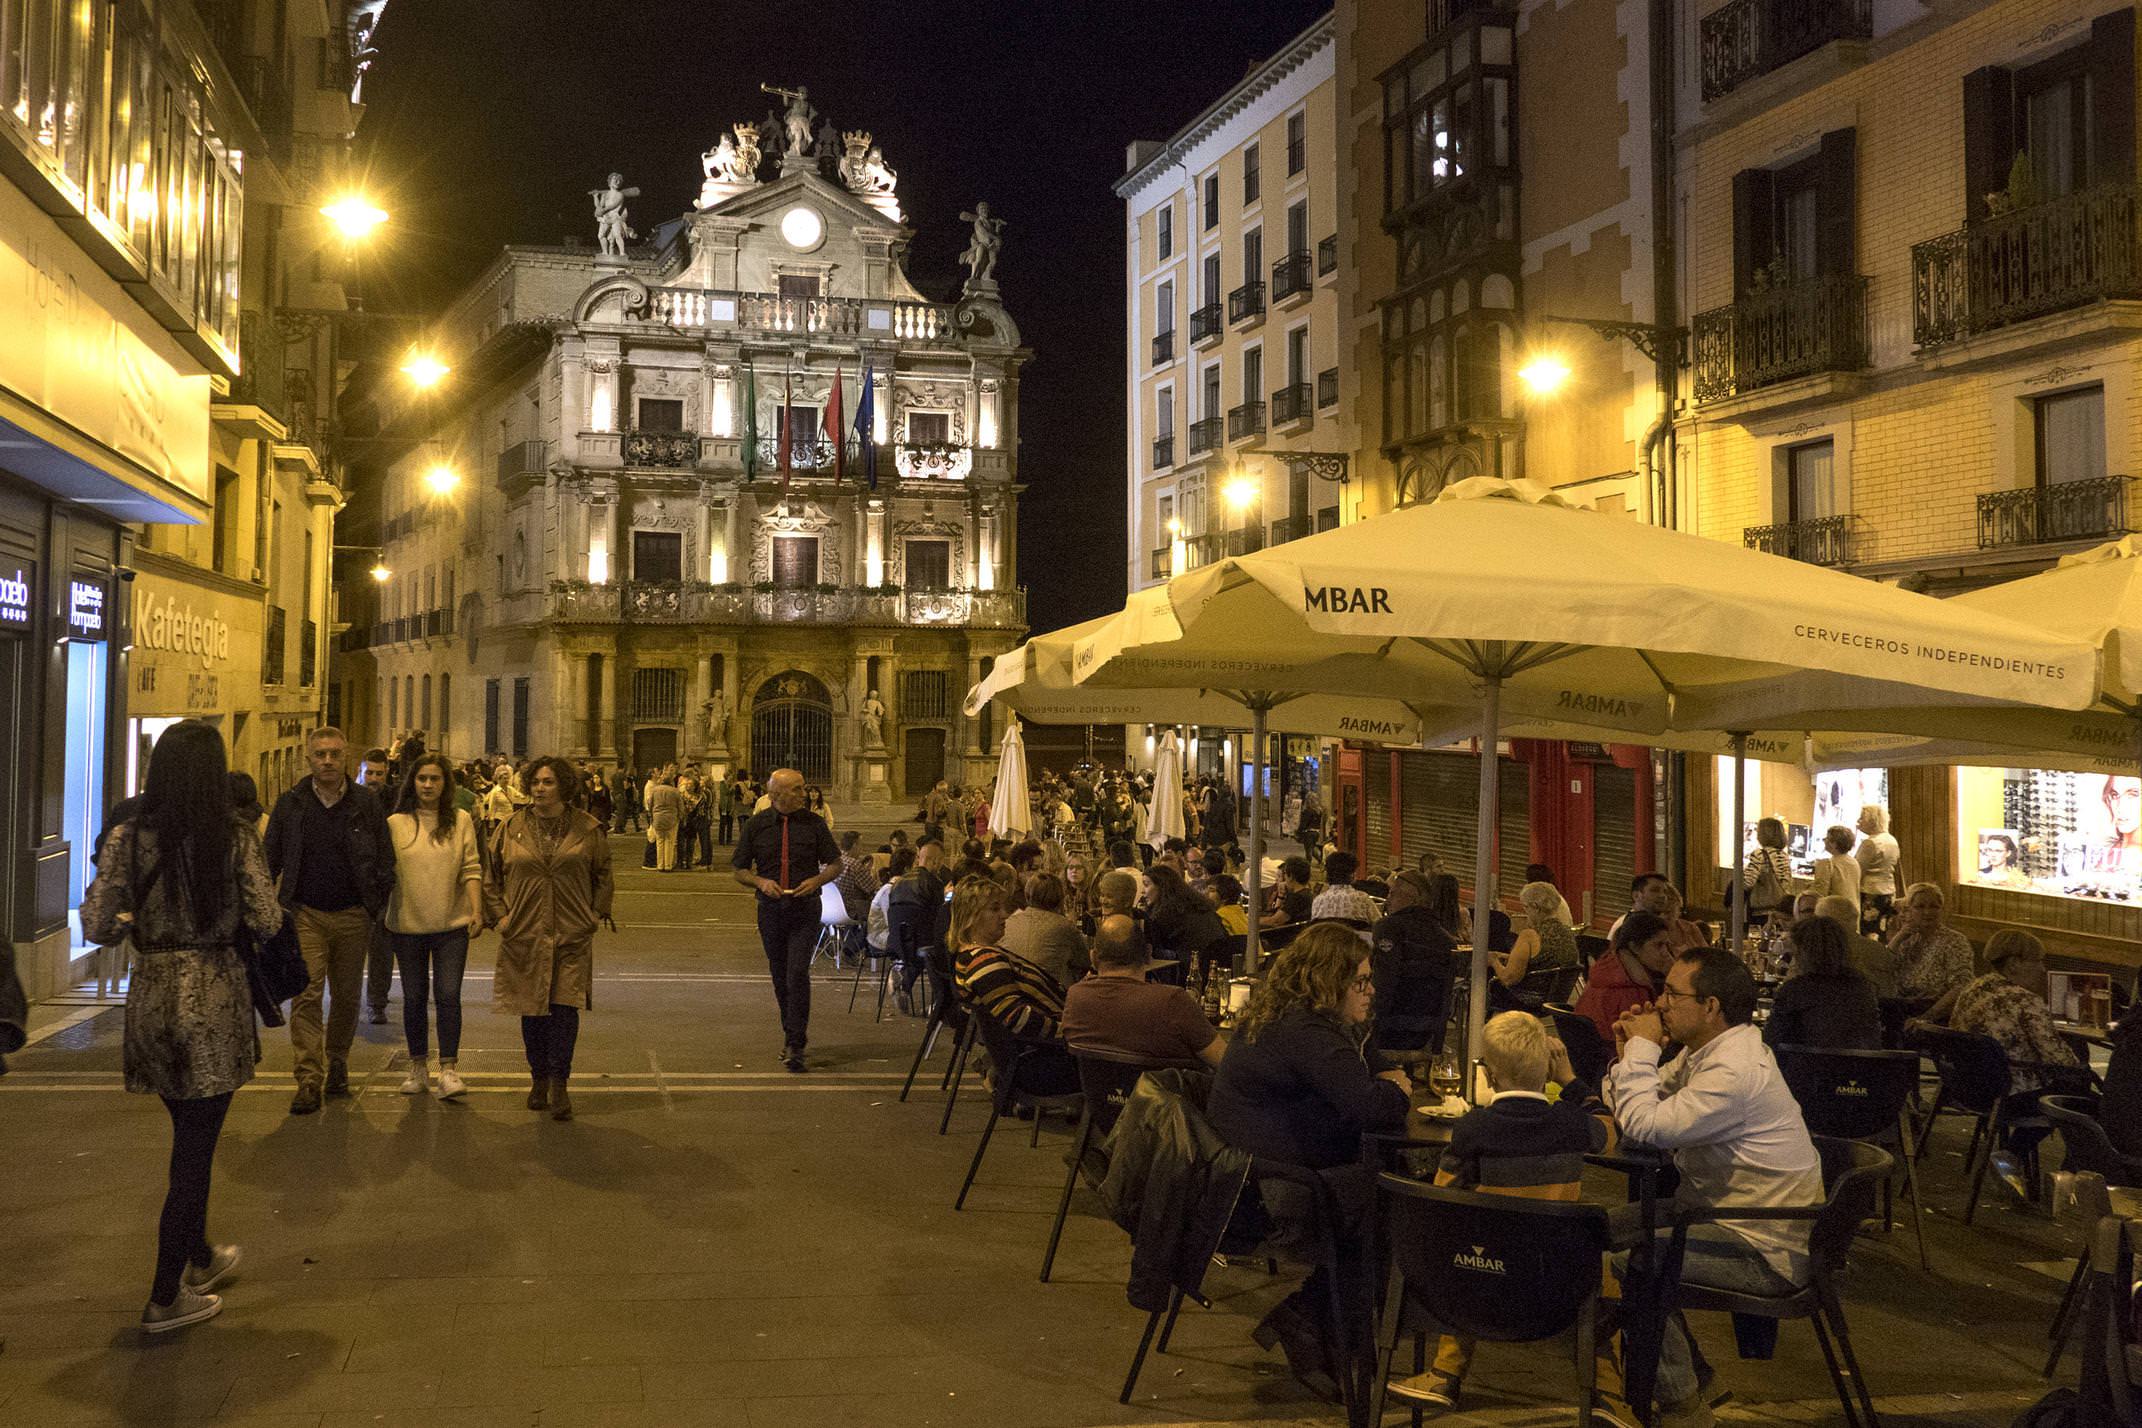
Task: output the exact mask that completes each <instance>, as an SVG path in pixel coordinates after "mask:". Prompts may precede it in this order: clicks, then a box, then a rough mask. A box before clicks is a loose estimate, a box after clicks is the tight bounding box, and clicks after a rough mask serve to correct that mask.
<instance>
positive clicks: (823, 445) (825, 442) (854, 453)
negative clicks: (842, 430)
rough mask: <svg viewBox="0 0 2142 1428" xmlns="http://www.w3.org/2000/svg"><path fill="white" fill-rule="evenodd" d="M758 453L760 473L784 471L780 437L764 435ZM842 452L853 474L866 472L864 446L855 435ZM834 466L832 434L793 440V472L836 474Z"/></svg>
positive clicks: (790, 447)
mask: <svg viewBox="0 0 2142 1428" xmlns="http://www.w3.org/2000/svg"><path fill="white" fill-rule="evenodd" d="M756 455H757V457H758V470H757V474H758V475H761V476H763V475H765V474H767V473H768V472H771V473H773V474H774V475H776V476H778V475H780V474H781V438H780V437H778V436H761V437H760V438H759V442H758V446H757V448H756ZM841 455H842V458H843V459H844V460H845V461H846V462H847V466H848V474H849V475H850V476H861V475H862V474H863V467H862V450H861V448H860V447H859V446H858V445H857V443H856V440H855V438H854V437H852V436H851V437H849V438H848V439H847V441H846V443H845V444H844V449H843V451H842V453H841ZM833 466H834V462H833V442H832V439H831V438H829V437H823V436H819V437H811V438H809V439H807V440H791V441H790V442H789V444H788V469H789V470H790V471H791V472H802V473H804V474H806V475H811V476H830V475H832V474H833Z"/></svg>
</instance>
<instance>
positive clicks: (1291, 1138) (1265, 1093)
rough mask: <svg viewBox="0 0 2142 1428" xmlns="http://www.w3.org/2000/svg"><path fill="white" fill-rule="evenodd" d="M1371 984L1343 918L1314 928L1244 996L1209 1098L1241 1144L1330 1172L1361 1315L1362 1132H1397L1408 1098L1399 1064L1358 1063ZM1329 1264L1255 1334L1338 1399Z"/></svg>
mask: <svg viewBox="0 0 2142 1428" xmlns="http://www.w3.org/2000/svg"><path fill="white" fill-rule="evenodd" d="M1374 992H1375V987H1374V984H1373V982H1372V981H1371V979H1370V975H1369V957H1368V949H1367V948H1366V947H1364V946H1363V945H1362V942H1361V938H1360V937H1359V935H1358V934H1356V933H1355V932H1354V930H1353V929H1352V928H1351V927H1348V926H1347V925H1346V924H1344V923H1338V922H1320V923H1313V924H1311V925H1310V926H1309V927H1308V928H1307V929H1305V930H1304V931H1303V932H1302V934H1301V936H1299V937H1297V938H1296V939H1295V940H1294V941H1293V942H1292V943H1291V944H1290V945H1289V946H1288V947H1287V949H1286V950H1285V951H1284V952H1282V953H1280V954H1279V956H1278V957H1277V958H1276V959H1275V960H1274V961H1273V963H1272V967H1271V971H1270V972H1269V973H1268V974H1267V975H1266V977H1265V979H1264V980H1263V981H1262V982H1261V983H1259V984H1258V986H1257V989H1256V991H1254V992H1252V993H1251V994H1250V1002H1249V1006H1248V1008H1247V1009H1246V1010H1245V1011H1244V1012H1243V1015H1242V1021H1241V1023H1240V1025H1239V1026H1238V1028H1237V1029H1236V1032H1235V1036H1234V1039H1233V1040H1232V1041H1231V1042H1229V1043H1228V1047H1227V1054H1226V1056H1225V1057H1223V1058H1222V1060H1221V1062H1220V1069H1219V1072H1218V1073H1217V1074H1216V1075H1215V1076H1214V1077H1213V1082H1212V1093H1211V1096H1210V1097H1209V1098H1208V1100H1207V1102H1206V1106H1205V1114H1206V1116H1207V1118H1208V1119H1209V1120H1210V1121H1211V1122H1212V1127H1213V1129H1214V1130H1216V1131H1218V1132H1219V1133H1220V1135H1221V1136H1222V1137H1223V1138H1224V1139H1225V1140H1226V1141H1227V1143H1228V1144H1229V1145H1232V1146H1234V1147H1235V1148H1236V1149H1238V1150H1245V1151H1248V1152H1249V1153H1250V1154H1251V1155H1253V1156H1257V1157H1261V1158H1264V1159H1269V1160H1280V1161H1285V1162H1287V1163H1289V1164H1292V1165H1299V1166H1304V1167H1307V1168H1308V1169H1311V1170H1320V1171H1327V1172H1331V1173H1330V1174H1329V1175H1327V1177H1326V1178H1327V1179H1328V1180H1329V1181H1330V1182H1331V1183H1332V1188H1333V1190H1334V1192H1335V1193H1336V1194H1337V1196H1338V1199H1339V1205H1340V1214H1341V1216H1342V1218H1344V1219H1346V1220H1347V1221H1348V1224H1346V1225H1341V1226H1339V1227H1338V1228H1339V1236H1338V1238H1339V1243H1340V1246H1341V1260H1342V1262H1341V1264H1340V1266H1339V1269H1338V1273H1339V1275H1340V1281H1339V1282H1340V1287H1341V1290H1342V1293H1343V1294H1344V1296H1345V1299H1346V1302H1347V1303H1348V1305H1349V1311H1350V1312H1353V1311H1358V1312H1359V1313H1360V1314H1361V1315H1362V1318H1363V1322H1364V1323H1365V1322H1366V1312H1367V1290H1366V1287H1365V1286H1366V1283H1367V1280H1366V1276H1365V1275H1363V1274H1361V1273H1360V1269H1361V1266H1359V1265H1358V1264H1354V1263H1349V1262H1348V1261H1350V1260H1353V1259H1357V1258H1358V1247H1359V1239H1360V1237H1359V1236H1357V1235H1354V1234H1352V1233H1349V1226H1350V1225H1352V1224H1356V1223H1358V1222H1359V1219H1360V1217H1361V1216H1362V1214H1364V1213H1365V1211H1366V1208H1367V1204H1368V1200H1369V1198H1370V1194H1371V1187H1370V1181H1369V1177H1368V1174H1367V1172H1366V1171H1365V1170H1363V1169H1362V1168H1361V1136H1362V1134H1363V1132H1380V1133H1383V1134H1387V1135H1388V1134H1397V1133H1399V1132H1401V1131H1403V1130H1404V1129H1405V1124H1406V1109H1407V1105H1408V1103H1409V1101H1410V1098H1411V1096H1412V1094H1413V1083H1412V1082H1411V1081H1410V1080H1409V1079H1407V1076H1406V1074H1405V1072H1403V1071H1384V1072H1380V1073H1379V1072H1372V1071H1370V1070H1369V1067H1368V1062H1367V1061H1366V1060H1364V1059H1363V1056H1362V1047H1363V1044H1364V1042H1365V1040H1366V1038H1367V1035H1368V1018H1369V1008H1370V1006H1371V1005H1372V1003H1373V1000H1374ZM1277 1198H1278V1197H1277V1196H1276V1195H1275V1196H1274V1197H1272V1199H1268V1200H1267V1202H1266V1205H1265V1208H1266V1210H1267V1211H1269V1212H1270V1213H1271V1214H1272V1216H1273V1217H1274V1218H1275V1219H1276V1220H1279V1221H1281V1222H1283V1223H1284V1222H1287V1221H1290V1220H1293V1219H1295V1218H1296V1217H1297V1214H1298V1213H1299V1212H1300V1211H1301V1210H1302V1208H1303V1207H1297V1206H1294V1205H1292V1204H1282V1203H1274V1201H1275V1200H1276V1199H1277ZM1349 1247H1352V1249H1353V1253H1352V1254H1349V1253H1348V1250H1349ZM1328 1272H1329V1271H1327V1270H1325V1269H1322V1268H1319V1269H1317V1270H1316V1271H1315V1272H1314V1273H1312V1274H1311V1275H1310V1277H1309V1280H1308V1282H1307V1283H1305V1284H1303V1285H1302V1287H1301V1288H1300V1289H1297V1290H1296V1291H1295V1292H1294V1293H1293V1294H1292V1295H1290V1296H1288V1297H1287V1298H1286V1299H1285V1300H1283V1301H1282V1302H1281V1303H1280V1305H1279V1306H1278V1307H1277V1308H1275V1309H1274V1310H1273V1311H1272V1312H1271V1313H1270V1314H1268V1315H1266V1316H1265V1319H1264V1322H1263V1323H1261V1324H1259V1325H1258V1326H1257V1330H1256V1335H1255V1337H1256V1339H1257V1342H1258V1343H1259V1344H1260V1345H1261V1346H1262V1347H1265V1348H1271V1347H1272V1346H1273V1345H1275V1344H1277V1345H1279V1346H1280V1347H1281V1348H1282V1349H1283V1350H1284V1352H1285V1353H1286V1356H1287V1363H1288V1366H1289V1367H1290V1368H1292V1369H1293V1371H1294V1375H1295V1377H1296V1378H1298V1379H1300V1380H1301V1381H1302V1382H1303V1383H1304V1384H1305V1385H1307V1386H1309V1387H1311V1388H1312V1389H1315V1390H1316V1391H1318V1392H1321V1393H1325V1394H1326V1395H1327V1396H1335V1387H1334V1385H1335V1382H1336V1381H1335V1379H1334V1378H1333V1377H1332V1370H1333V1368H1334V1366H1335V1365H1337V1363H1338V1359H1337V1356H1336V1355H1335V1354H1334V1353H1333V1352H1332V1350H1331V1349H1330V1348H1329V1347H1328V1346H1330V1345H1332V1344H1333V1343H1334V1342H1336V1340H1335V1339H1334V1337H1333V1330H1332V1327H1331V1326H1329V1325H1327V1324H1326V1323H1325V1322H1324V1319H1325V1315H1324V1313H1323V1310H1324V1307H1325V1306H1326V1305H1327V1304H1328V1303H1329V1302H1330V1298H1329V1292H1328V1291H1327V1290H1326V1289H1325V1287H1324V1276H1325V1274H1327V1273H1328Z"/></svg>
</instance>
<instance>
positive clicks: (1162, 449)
mask: <svg viewBox="0 0 2142 1428" xmlns="http://www.w3.org/2000/svg"><path fill="white" fill-rule="evenodd" d="M1174 464H1175V433H1174V432H1172V431H1164V432H1162V433H1161V434H1160V435H1158V436H1156V437H1154V438H1153V469H1154V470H1155V471H1165V470H1167V469H1168V468H1169V467H1170V466H1173V465H1174Z"/></svg>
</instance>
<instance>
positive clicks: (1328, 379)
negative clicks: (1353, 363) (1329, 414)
mask: <svg viewBox="0 0 2142 1428" xmlns="http://www.w3.org/2000/svg"><path fill="white" fill-rule="evenodd" d="M1316 404H1317V409H1318V410H1320V411H1321V410H1322V409H1323V408H1325V407H1335V406H1337V405H1338V404H1339V369H1338V368H1336V367H1326V368H1325V369H1324V370H1323V371H1321V372H1319V373H1317V374H1316Z"/></svg>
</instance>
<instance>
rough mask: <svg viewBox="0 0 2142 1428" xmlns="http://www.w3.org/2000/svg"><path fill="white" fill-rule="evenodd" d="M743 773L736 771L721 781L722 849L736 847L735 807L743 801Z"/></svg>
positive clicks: (740, 770) (739, 770)
mask: <svg viewBox="0 0 2142 1428" xmlns="http://www.w3.org/2000/svg"><path fill="white" fill-rule="evenodd" d="M743 796H744V771H743V770H742V769H738V770H737V771H736V772H735V773H733V774H731V775H730V776H729V777H728V778H726V779H724V780H722V785H721V797H720V802H719V805H718V806H719V809H720V812H721V844H722V846H723V847H724V848H731V847H734V846H736V814H737V805H738V804H740V803H741V802H742V801H743Z"/></svg>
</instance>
